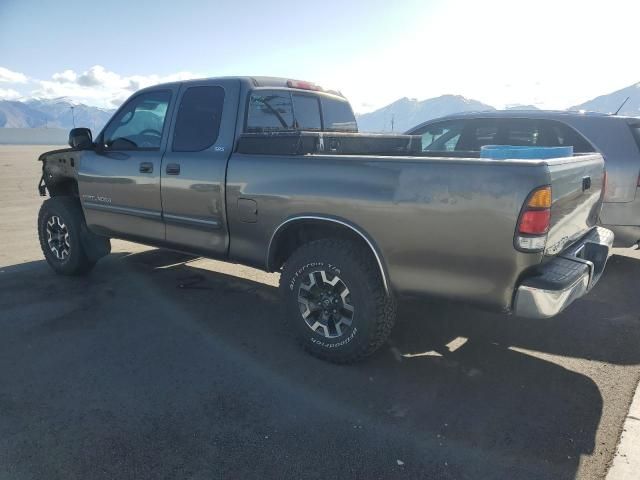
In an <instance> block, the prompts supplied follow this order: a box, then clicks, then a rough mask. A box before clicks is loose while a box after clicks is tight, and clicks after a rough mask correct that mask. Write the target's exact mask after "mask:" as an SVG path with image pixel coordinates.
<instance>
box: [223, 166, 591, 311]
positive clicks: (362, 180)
mask: <svg viewBox="0 0 640 480" xmlns="http://www.w3.org/2000/svg"><path fill="white" fill-rule="evenodd" d="M603 172H604V168H603V160H602V157H601V156H600V155H598V154H593V155H576V156H574V157H570V158H558V159H552V160H488V159H479V158H454V157H447V156H440V157H422V156H417V155H412V156H407V155H394V156H384V155H366V156H364V155H363V156H358V155H330V154H308V155H259V154H241V153H235V154H233V155H232V157H231V159H230V161H229V167H228V171H227V205H228V207H227V208H228V218H229V228H230V231H231V233H232V240H231V245H230V251H229V255H230V257H231V258H234V259H237V260H238V261H241V262H246V263H249V264H253V265H256V266H259V267H261V268H265V265H264V259H265V258H267V251H268V245H269V244H270V242H271V241H272V238H271V237H272V235H273V233H274V231H276V230H277V228H278V226H279V225H281V224H283V223H284V222H287V221H288V220H289V219H291V218H294V217H296V216H301V215H304V216H309V217H313V216H318V217H330V218H335V219H338V220H341V221H345V222H351V223H354V224H356V225H357V227H358V228H359V229H361V230H362V231H363V232H366V234H367V235H368V236H369V237H370V239H371V242H372V244H373V245H374V246H375V248H376V249H377V251H378V253H379V256H380V258H382V259H384V260H383V263H384V265H383V267H384V268H385V270H386V272H387V274H388V277H389V279H390V280H389V281H390V284H391V288H392V289H393V290H395V291H400V292H406V293H415V294H425V293H426V294H432V295H438V296H444V297H449V298H464V299H466V300H471V301H472V302H474V303H479V304H486V305H488V306H491V307H493V308H498V309H501V310H509V309H510V308H511V304H512V297H513V289H514V286H515V285H516V283H517V280H518V278H519V277H520V276H521V275H522V274H523V272H525V271H526V270H527V269H529V268H532V267H535V266H536V265H539V264H540V263H541V262H543V261H545V260H546V258H548V257H550V256H553V255H555V254H557V253H558V252H559V251H560V250H561V249H562V248H563V247H565V246H568V245H569V244H570V243H571V242H572V241H575V240H576V239H577V238H579V237H580V236H582V235H584V234H585V233H587V232H588V230H589V229H591V228H593V227H594V226H595V224H596V220H597V211H598V208H599V204H600V197H601V193H602V191H601V188H602V180H603ZM585 176H591V187H590V189H589V190H588V191H587V192H583V191H582V178H583V177H585ZM542 185H551V186H552V189H553V192H554V193H553V200H554V202H553V207H552V226H551V230H550V232H549V242H548V243H547V245H549V247H552V248H549V250H548V251H545V252H540V253H523V252H519V251H517V250H516V249H515V248H514V234H515V228H516V224H517V222H518V217H519V214H520V210H521V208H522V206H523V204H524V202H525V200H526V199H527V197H528V195H529V193H530V192H531V191H532V190H534V189H535V188H537V187H539V186H542ZM242 198H252V199H255V200H256V201H257V209H258V212H259V213H258V216H259V218H260V220H259V225H258V227H256V225H255V224H251V223H246V222H243V221H242V220H241V218H242V215H241V212H240V211H239V209H238V205H239V202H238V201H239V200H240V199H242ZM266 268H267V269H269V270H273V269H277V268H278V267H277V266H274V265H266Z"/></svg>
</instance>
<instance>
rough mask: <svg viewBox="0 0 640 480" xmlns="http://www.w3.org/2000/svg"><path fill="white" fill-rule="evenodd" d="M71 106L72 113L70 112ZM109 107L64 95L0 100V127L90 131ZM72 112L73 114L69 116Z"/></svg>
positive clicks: (103, 120)
mask: <svg viewBox="0 0 640 480" xmlns="http://www.w3.org/2000/svg"><path fill="white" fill-rule="evenodd" d="M71 107H73V114H72V111H71ZM112 114H113V110H104V109H101V108H98V107H91V106H88V105H83V104H76V103H73V102H72V101H71V100H70V99H68V98H56V99H52V100H42V99H31V100H26V101H10V100H2V101H0V128H62V129H65V130H68V129H70V128H73V116H75V124H76V126H78V127H89V128H90V129H91V130H92V131H93V133H94V134H96V133H97V132H98V131H100V130H101V129H102V127H103V126H104V125H105V123H107V120H108V119H109V118H110V117H111V115H112ZM72 115H73V116H72Z"/></svg>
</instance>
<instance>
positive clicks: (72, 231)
mask: <svg viewBox="0 0 640 480" xmlns="http://www.w3.org/2000/svg"><path fill="white" fill-rule="evenodd" d="M83 226H84V215H83V214H82V209H81V208H80V205H79V203H78V201H77V199H75V198H72V197H53V198H49V199H48V200H45V201H44V202H43V203H42V207H40V213H39V214H38V236H39V237H40V247H41V248H42V253H44V257H45V259H46V260H47V263H48V264H49V265H50V266H51V268H53V270H54V271H55V272H56V273H59V274H61V275H81V274H83V273H86V272H88V271H89V270H91V269H92V268H93V266H94V265H95V263H96V262H95V260H90V259H89V257H88V256H87V252H86V251H85V248H84V245H83V242H82V240H81V229H82V228H83Z"/></svg>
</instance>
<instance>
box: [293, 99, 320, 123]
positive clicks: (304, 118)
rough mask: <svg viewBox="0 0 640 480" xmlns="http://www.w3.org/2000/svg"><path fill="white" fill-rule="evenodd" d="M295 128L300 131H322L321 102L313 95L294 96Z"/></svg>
mask: <svg viewBox="0 0 640 480" xmlns="http://www.w3.org/2000/svg"><path fill="white" fill-rule="evenodd" d="M292 96H293V112H294V117H295V127H296V128H297V129H299V130H322V122H321V121H320V101H319V100H318V97H315V96H311V95H301V94H297V93H294V94H293V95H292Z"/></svg>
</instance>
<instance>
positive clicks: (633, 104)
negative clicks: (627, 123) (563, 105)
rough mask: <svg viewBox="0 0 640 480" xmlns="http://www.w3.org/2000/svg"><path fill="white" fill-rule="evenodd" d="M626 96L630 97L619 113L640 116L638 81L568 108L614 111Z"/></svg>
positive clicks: (604, 111) (639, 85)
mask: <svg viewBox="0 0 640 480" xmlns="http://www.w3.org/2000/svg"><path fill="white" fill-rule="evenodd" d="M627 97H630V98H629V101H628V102H627V103H626V104H625V105H624V107H622V110H620V115H627V116H631V117H637V116H640V83H635V84H633V85H630V86H628V87H626V88H623V89H621V90H616V91H615V92H611V93H608V94H607V95H601V96H599V97H596V98H594V99H593V100H589V101H588V102H584V103H581V104H580V105H576V106H574V107H571V108H570V109H569V110H587V111H590V112H600V113H614V112H615V111H616V110H618V108H620V105H622V102H624V101H625V99H626V98H627Z"/></svg>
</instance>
